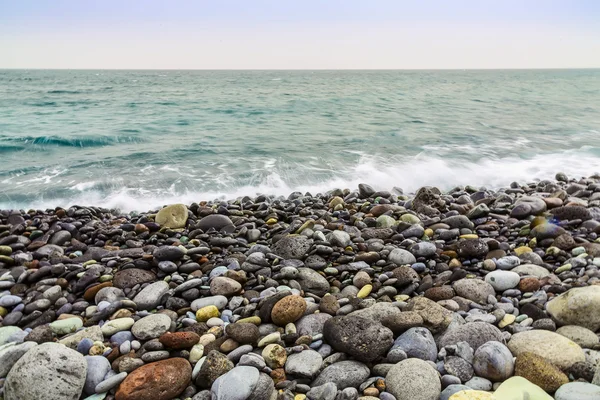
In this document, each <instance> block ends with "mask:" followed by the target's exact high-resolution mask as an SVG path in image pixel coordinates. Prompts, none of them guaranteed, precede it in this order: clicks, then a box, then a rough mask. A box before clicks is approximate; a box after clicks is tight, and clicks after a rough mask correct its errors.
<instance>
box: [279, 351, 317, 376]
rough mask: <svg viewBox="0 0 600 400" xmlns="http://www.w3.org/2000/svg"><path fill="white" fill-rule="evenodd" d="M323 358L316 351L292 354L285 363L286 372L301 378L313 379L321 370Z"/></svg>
mask: <svg viewBox="0 0 600 400" xmlns="http://www.w3.org/2000/svg"><path fill="white" fill-rule="evenodd" d="M321 365H323V357H321V355H320V354H319V353H317V352H316V351H314V350H304V351H301V352H300V353H293V354H290V355H289V356H288V358H287V361H286V362H285V372H286V373H288V374H292V375H294V376H297V377H299V378H312V377H314V376H315V375H316V374H317V372H319V370H320V369H321Z"/></svg>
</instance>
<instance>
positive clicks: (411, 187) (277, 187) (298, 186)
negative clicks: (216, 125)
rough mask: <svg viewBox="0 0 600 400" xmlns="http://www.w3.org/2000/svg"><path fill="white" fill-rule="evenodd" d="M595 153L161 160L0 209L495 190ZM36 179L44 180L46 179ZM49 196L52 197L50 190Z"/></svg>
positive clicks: (582, 166) (593, 160)
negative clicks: (192, 165) (315, 161)
mask: <svg viewBox="0 0 600 400" xmlns="http://www.w3.org/2000/svg"><path fill="white" fill-rule="evenodd" d="M599 150H600V149H599V148H597V147H592V146H585V147H583V148H581V149H577V150H568V151H564V152H560V153H550V154H540V155H537V156H534V157H532V158H529V159H521V158H518V157H504V158H487V159H482V160H480V161H476V162H475V161H469V160H458V159H447V158H440V157H432V156H429V155H427V154H425V153H421V154H419V155H418V156H416V157H412V158H410V159H404V160H402V159H393V160H390V159H389V158H385V157H379V156H366V155H363V156H361V157H360V160H359V161H358V162H357V163H356V164H350V163H348V164H347V165H343V166H335V167H333V168H330V169H329V170H328V171H329V172H331V174H328V175H323V174H322V172H323V169H322V168H318V166H317V167H314V168H313V167H312V166H311V165H310V164H304V165H300V164H299V165H298V166H297V168H303V169H301V170H299V171H298V170H296V171H295V172H294V174H290V168H289V165H288V168H285V167H284V166H282V165H281V164H280V163H277V162H275V161H274V160H271V161H269V162H265V163H264V164H263V165H262V167H261V168H258V169H256V170H254V171H252V173H248V171H243V172H244V173H242V172H239V171H238V173H237V174H234V173H232V172H231V170H230V169H228V168H223V169H222V170H221V173H220V174H213V175H209V176H207V175H202V176H198V177H196V178H199V179H193V178H194V175H193V173H194V172H193V171H191V174H188V175H186V176H183V175H182V174H180V175H178V174H177V172H178V170H177V168H175V167H170V166H167V165H163V166H154V167H156V168H159V171H160V175H163V174H165V173H169V172H170V171H171V172H174V173H175V176H178V178H174V179H173V180H172V181H171V180H162V181H160V182H159V181H153V180H152V179H154V178H152V176H153V175H154V174H152V173H151V172H152V169H151V170H150V171H146V173H145V174H144V175H145V176H150V177H151V178H150V179H149V180H146V181H144V182H138V183H137V185H136V186H133V185H129V187H128V186H127V182H132V181H135V179H132V178H129V179H128V177H127V176H126V175H124V176H122V177H120V178H119V179H116V180H113V181H111V182H108V181H107V182H103V183H102V182H94V183H93V184H92V183H90V184H83V183H75V184H73V185H71V186H70V189H69V190H68V191H67V194H65V191H64V190H63V191H61V193H60V195H59V196H52V193H46V195H45V196H44V198H37V199H32V198H29V199H28V200H27V201H25V200H24V199H20V200H21V201H8V202H4V203H2V201H0V209H6V208H17V207H18V208H38V209H40V208H42V209H43V208H53V207H56V206H61V207H68V206H71V205H74V204H77V205H94V206H100V207H105V208H111V209H119V210H121V211H122V212H130V211H148V210H153V209H157V208H159V207H161V206H162V205H165V204H172V203H184V204H190V203H192V202H198V201H201V200H227V199H236V198H239V197H242V196H256V195H258V194H268V195H282V196H287V195H289V194H290V193H292V192H296V191H298V192H302V193H306V192H309V193H312V194H313V195H314V194H317V193H325V192H327V191H329V190H332V189H335V188H350V189H356V188H357V187H358V184H359V183H368V184H370V185H371V186H373V187H374V188H375V189H376V190H390V189H392V188H393V187H400V188H402V189H403V190H404V191H405V193H414V192H415V191H416V190H417V189H418V188H420V187H422V186H437V187H439V188H440V189H442V190H450V189H452V188H453V187H455V186H465V185H472V186H475V187H485V188H487V189H498V188H501V187H508V186H509V185H510V183H511V182H513V181H516V182H519V183H521V184H524V183H527V182H533V181H536V180H541V179H553V178H554V176H555V174H556V173H557V172H564V173H566V174H567V175H568V176H570V177H573V178H580V177H584V176H590V175H592V174H594V173H598V172H600V171H599V170H600V162H599V161H600V154H599ZM148 168H150V167H148ZM292 170H294V169H292ZM148 173H149V175H148ZM189 177H192V179H190V178H189ZM200 178H201V179H200ZM43 179H46V180H47V177H43ZM161 182H162V183H161ZM164 182H168V183H167V184H165V183H164ZM161 184H162V185H163V186H160V185H161ZM55 194H57V195H58V193H56V192H55Z"/></svg>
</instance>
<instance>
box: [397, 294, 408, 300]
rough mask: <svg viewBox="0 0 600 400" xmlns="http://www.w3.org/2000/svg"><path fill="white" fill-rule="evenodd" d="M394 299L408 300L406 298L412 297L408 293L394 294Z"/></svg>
mask: <svg viewBox="0 0 600 400" xmlns="http://www.w3.org/2000/svg"><path fill="white" fill-rule="evenodd" d="M394 299H395V300H396V301H406V300H408V299H410V296H409V295H407V294H399V295H398V296H394Z"/></svg>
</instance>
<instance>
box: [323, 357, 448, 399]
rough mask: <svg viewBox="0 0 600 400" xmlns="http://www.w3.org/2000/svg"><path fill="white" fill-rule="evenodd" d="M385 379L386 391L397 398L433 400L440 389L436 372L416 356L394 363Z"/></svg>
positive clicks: (437, 396)
mask: <svg viewBox="0 0 600 400" xmlns="http://www.w3.org/2000/svg"><path fill="white" fill-rule="evenodd" d="M334 365H335V364H334ZM385 381H386V385H387V391H388V392H390V393H391V394H393V395H394V396H395V397H396V399H397V400H434V399H437V398H439V396H440V394H441V391H442V385H441V382H440V379H439V378H438V372H437V371H436V370H435V369H434V368H433V367H432V366H431V365H430V364H429V363H427V362H426V361H423V360H419V359H417V358H409V359H407V360H404V361H401V362H399V363H398V364H395V365H394V366H393V367H392V368H391V369H390V370H389V372H388V374H387V376H386V378H385Z"/></svg>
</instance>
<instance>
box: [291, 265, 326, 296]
mask: <svg viewBox="0 0 600 400" xmlns="http://www.w3.org/2000/svg"><path fill="white" fill-rule="evenodd" d="M296 280H297V281H298V283H299V284H300V287H301V288H302V290H304V291H305V292H309V293H313V294H316V295H317V296H324V295H325V293H327V292H329V288H330V286H329V282H327V279H325V277H323V276H322V275H320V274H319V273H318V272H317V271H313V270H312V269H310V268H298V276H297V277H296Z"/></svg>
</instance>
